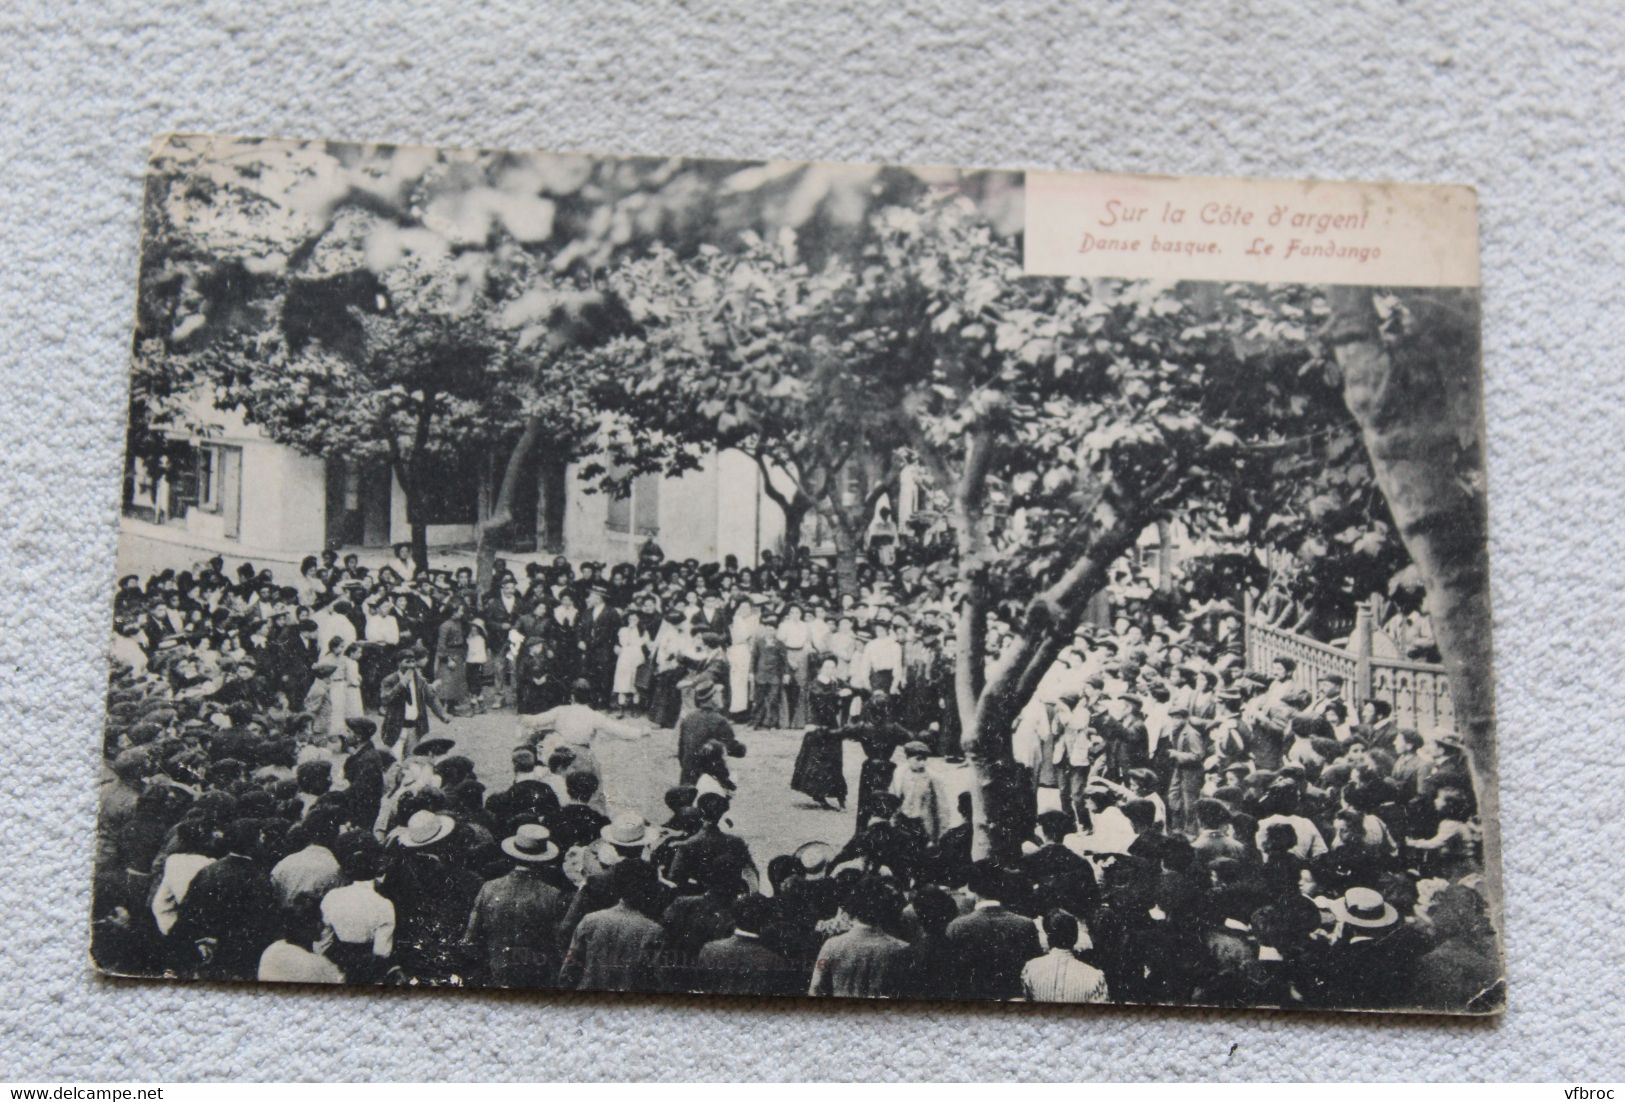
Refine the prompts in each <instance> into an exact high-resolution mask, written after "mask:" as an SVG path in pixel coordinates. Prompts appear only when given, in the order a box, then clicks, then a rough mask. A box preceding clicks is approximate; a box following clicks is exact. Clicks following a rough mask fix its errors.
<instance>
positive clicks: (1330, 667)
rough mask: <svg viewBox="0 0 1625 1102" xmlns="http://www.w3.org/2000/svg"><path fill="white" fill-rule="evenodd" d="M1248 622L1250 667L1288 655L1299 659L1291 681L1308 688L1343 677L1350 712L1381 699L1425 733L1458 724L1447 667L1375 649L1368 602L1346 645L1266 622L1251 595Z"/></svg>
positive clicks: (1400, 719)
mask: <svg viewBox="0 0 1625 1102" xmlns="http://www.w3.org/2000/svg"><path fill="white" fill-rule="evenodd" d="M1244 623H1245V625H1246V647H1247V667H1248V668H1249V669H1254V670H1268V669H1269V668H1270V665H1271V664H1272V663H1273V662H1274V661H1275V660H1276V659H1277V658H1290V659H1292V660H1293V661H1294V662H1295V663H1296V664H1297V668H1296V669H1295V670H1294V671H1293V674H1292V680H1293V683H1294V684H1296V685H1299V686H1301V687H1303V688H1305V689H1308V690H1309V691H1310V692H1313V691H1314V690H1315V686H1316V684H1317V683H1318V682H1319V681H1320V679H1321V678H1322V677H1323V676H1325V675H1327V674H1336V675H1337V676H1339V677H1341V678H1342V679H1343V696H1344V698H1345V699H1346V700H1347V701H1348V704H1349V709H1350V713H1351V715H1352V714H1357V713H1358V710H1359V706H1360V705H1361V704H1362V703H1364V702H1365V701H1367V700H1381V701H1385V702H1386V703H1387V704H1388V705H1389V706H1390V707H1391V708H1392V709H1393V716H1394V722H1395V724H1396V725H1397V726H1400V727H1414V728H1415V729H1417V730H1419V731H1422V732H1424V733H1426V732H1430V731H1449V730H1454V729H1455V725H1456V708H1455V702H1454V700H1453V699H1452V697H1451V695H1450V678H1449V677H1448V676H1447V675H1446V674H1445V670H1444V667H1443V666H1442V665H1439V664H1437V663H1433V662H1415V661H1411V660H1410V659H1405V658H1387V657H1381V656H1378V655H1376V654H1374V653H1373V649H1372V635H1373V632H1374V631H1375V630H1376V629H1375V627H1374V626H1373V625H1374V623H1375V621H1374V618H1373V612H1372V609H1371V608H1370V607H1369V606H1367V605H1363V604H1362V605H1360V606H1359V608H1358V610H1357V611H1356V613H1355V617H1354V628H1353V630H1352V631H1351V632H1350V633H1349V637H1348V647H1347V649H1345V648H1343V647H1338V646H1333V645H1332V644H1330V643H1322V642H1320V641H1319V640H1316V639H1310V638H1307V637H1306V636H1302V635H1298V634H1295V633H1294V632H1290V631H1287V630H1286V629H1285V628H1280V627H1275V626H1272V625H1270V624H1266V623H1264V622H1263V620H1262V619H1261V618H1259V617H1258V616H1257V615H1256V614H1255V613H1254V612H1253V607H1252V600H1251V598H1250V597H1249V598H1248V600H1247V603H1246V616H1245V618H1244Z"/></svg>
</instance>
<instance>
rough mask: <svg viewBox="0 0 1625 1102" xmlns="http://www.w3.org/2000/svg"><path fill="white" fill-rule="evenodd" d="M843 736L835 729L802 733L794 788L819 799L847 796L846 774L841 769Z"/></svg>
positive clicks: (793, 776)
mask: <svg viewBox="0 0 1625 1102" xmlns="http://www.w3.org/2000/svg"><path fill="white" fill-rule="evenodd" d="M841 741H842V740H841V736H840V734H839V733H838V732H835V731H821V730H813V731H808V732H807V733H806V734H805V735H802V736H801V751H800V752H799V753H797V754H796V765H795V769H794V770H793V771H792V772H791V774H790V787H791V788H792V789H794V790H795V791H797V792H800V793H802V794H804V795H807V796H811V797H812V798H813V799H815V800H826V799H839V800H844V799H846V776H845V774H844V773H843V772H842V771H841Z"/></svg>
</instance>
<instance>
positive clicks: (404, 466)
mask: <svg viewBox="0 0 1625 1102" xmlns="http://www.w3.org/2000/svg"><path fill="white" fill-rule="evenodd" d="M392 466H393V467H394V470H395V481H397V482H399V483H400V484H401V496H402V497H404V498H405V499H406V525H407V527H408V528H409V529H411V533H412V534H411V536H410V537H409V539H408V542H409V543H410V544H411V545H412V565H414V566H416V567H417V568H418V569H419V570H427V569H429V526H428V525H427V524H426V523H424V521H423V504H422V502H421V501H420V500H419V499H420V494H419V491H418V485H419V483H418V478H417V471H416V466H417V465H416V464H415V463H402V462H400V461H398V460H397V461H396V462H395V463H393V464H392Z"/></svg>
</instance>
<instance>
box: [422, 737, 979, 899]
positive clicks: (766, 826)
mask: <svg viewBox="0 0 1625 1102" xmlns="http://www.w3.org/2000/svg"><path fill="white" fill-rule="evenodd" d="M633 722H635V723H637V724H639V725H640V726H643V727H645V728H649V729H648V733H647V734H646V735H645V736H644V737H643V738H640V739H619V738H609V737H600V738H599V739H598V740H597V741H596V742H595V743H594V746H593V752H594V753H595V754H596V755H597V757H598V762H599V765H600V767H601V769H602V771H603V777H604V796H605V799H606V800H607V801H608V802H609V805H610V812H611V814H613V813H615V812H617V811H625V810H634V811H637V812H639V813H641V814H642V815H644V816H646V817H647V818H649V819H651V820H653V821H655V822H661V821H663V820H664V819H665V817H666V815H667V812H666V806H665V803H664V797H665V794H666V790H667V789H668V788H670V787H671V786H672V785H674V784H676V783H677V732H676V731H675V730H670V729H667V730H662V729H660V728H650V727H649V724H648V721H647V720H645V719H641V718H639V719H636V720H634V721H633ZM736 731H737V733H738V736H739V739H740V741H741V742H743V743H745V745H746V746H747V747H748V751H747V753H746V755H745V756H744V757H743V758H730V759H729V761H728V768H729V769H730V770H731V771H732V775H733V781H734V783H735V784H736V785H737V786H738V791H737V792H735V793H734V798H733V808H732V810H731V812H730V814H731V816H732V818H733V820H734V824H735V827H736V828H737V832H738V833H739V834H740V836H741V837H743V838H744V839H745V840H746V841H747V842H749V843H750V848H751V853H752V855H753V856H754V857H755V858H756V862H757V864H758V866H761V867H763V868H765V867H766V865H767V862H768V860H769V859H770V858H772V857H774V856H776V855H778V854H781V853H791V852H793V851H794V850H795V848H796V847H797V846H799V845H801V844H802V843H803V842H809V841H814V840H818V841H824V842H829V843H830V844H832V845H834V846H836V847H840V846H842V845H844V844H845V843H846V842H847V840H848V839H850V838H851V837H852V833H853V829H854V826H855V824H856V815H857V812H856V807H855V801H856V795H857V791H858V770H859V768H860V767H861V766H862V764H863V749H862V748H861V747H860V746H858V744H857V743H856V742H847V743H846V744H845V773H846V783H847V788H848V790H849V793H850V798H849V799H848V801H847V810H846V811H845V812H835V811H828V810H824V809H822V808H820V807H818V806H817V805H816V804H814V803H813V801H812V800H810V799H809V798H807V797H806V796H803V795H802V794H801V793H799V792H795V791H792V790H791V788H790V773H791V770H792V768H793V766H794V765H795V760H796V752H797V751H798V750H799V749H800V748H801V732H800V731H799V730H775V731H765V730H757V729H755V728H750V727H737V728H736ZM432 734H434V735H443V736H445V737H447V738H450V739H453V740H455V742H456V747H455V749H454V750H453V751H452V752H453V753H457V754H463V755H465V756H467V757H468V758H470V759H471V760H472V761H473V762H474V771H475V774H476V776H478V777H479V779H480V781H481V782H482V783H483V784H484V785H485V787H486V791H487V793H490V792H495V791H498V790H500V789H503V788H506V787H508V785H510V784H511V783H513V765H512V761H511V759H510V757H509V755H510V752H511V751H512V750H513V748H514V746H515V745H516V744H517V743H518V742H519V733H518V721H517V718H516V717H515V715H514V713H513V711H512V710H506V711H501V712H487V713H486V714H484V715H477V716H468V717H466V718H463V717H455V716H454V717H453V718H452V720H451V722H450V723H449V724H438V723H437V724H436V725H435V727H434V730H433V732H432ZM898 757H899V760H901V755H898ZM930 768H931V772H932V775H933V777H934V779H935V780H936V782H937V785H938V789H939V797H940V801H941V806H942V809H943V813H944V816H945V817H946V820H947V821H946V822H945V823H944V826H945V827H946V826H950V825H952V823H953V809H954V806H955V802H956V799H957V794H958V793H959V792H960V791H962V790H963V789H964V787H965V785H966V783H967V781H968V779H969V775H970V770H969V768H968V767H966V766H964V765H959V766H952V765H948V764H947V763H945V762H943V761H941V760H940V759H933V760H932V762H931V765H930Z"/></svg>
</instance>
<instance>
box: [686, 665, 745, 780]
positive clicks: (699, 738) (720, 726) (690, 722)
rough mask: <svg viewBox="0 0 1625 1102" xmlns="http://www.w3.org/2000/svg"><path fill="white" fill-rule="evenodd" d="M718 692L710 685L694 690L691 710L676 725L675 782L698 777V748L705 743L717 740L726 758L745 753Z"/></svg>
mask: <svg viewBox="0 0 1625 1102" xmlns="http://www.w3.org/2000/svg"><path fill="white" fill-rule="evenodd" d="M721 708H722V699H721V693H720V692H718V691H717V689H716V688H715V687H714V686H713V687H710V688H708V689H706V690H704V691H702V692H700V693H698V694H697V695H696V697H695V700H694V710H693V711H691V712H689V713H688V715H686V716H684V717H683V719H682V722H681V723H679V724H678V725H677V767H678V769H679V771H680V772H679V776H678V778H677V783H678V784H693V783H694V782H695V781H696V780H698V779H699V776H700V750H701V749H702V748H703V747H704V746H705V744H706V743H708V742H713V741H715V742H720V743H722V745H723V747H724V748H725V749H726V750H727V753H728V756H729V757H734V758H740V757H744V756H745V744H744V743H742V742H740V741H739V738H738V736H736V735H735V734H734V729H733V724H731V723H729V722H728V721H727V719H726V718H724V716H723V714H722V711H721Z"/></svg>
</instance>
